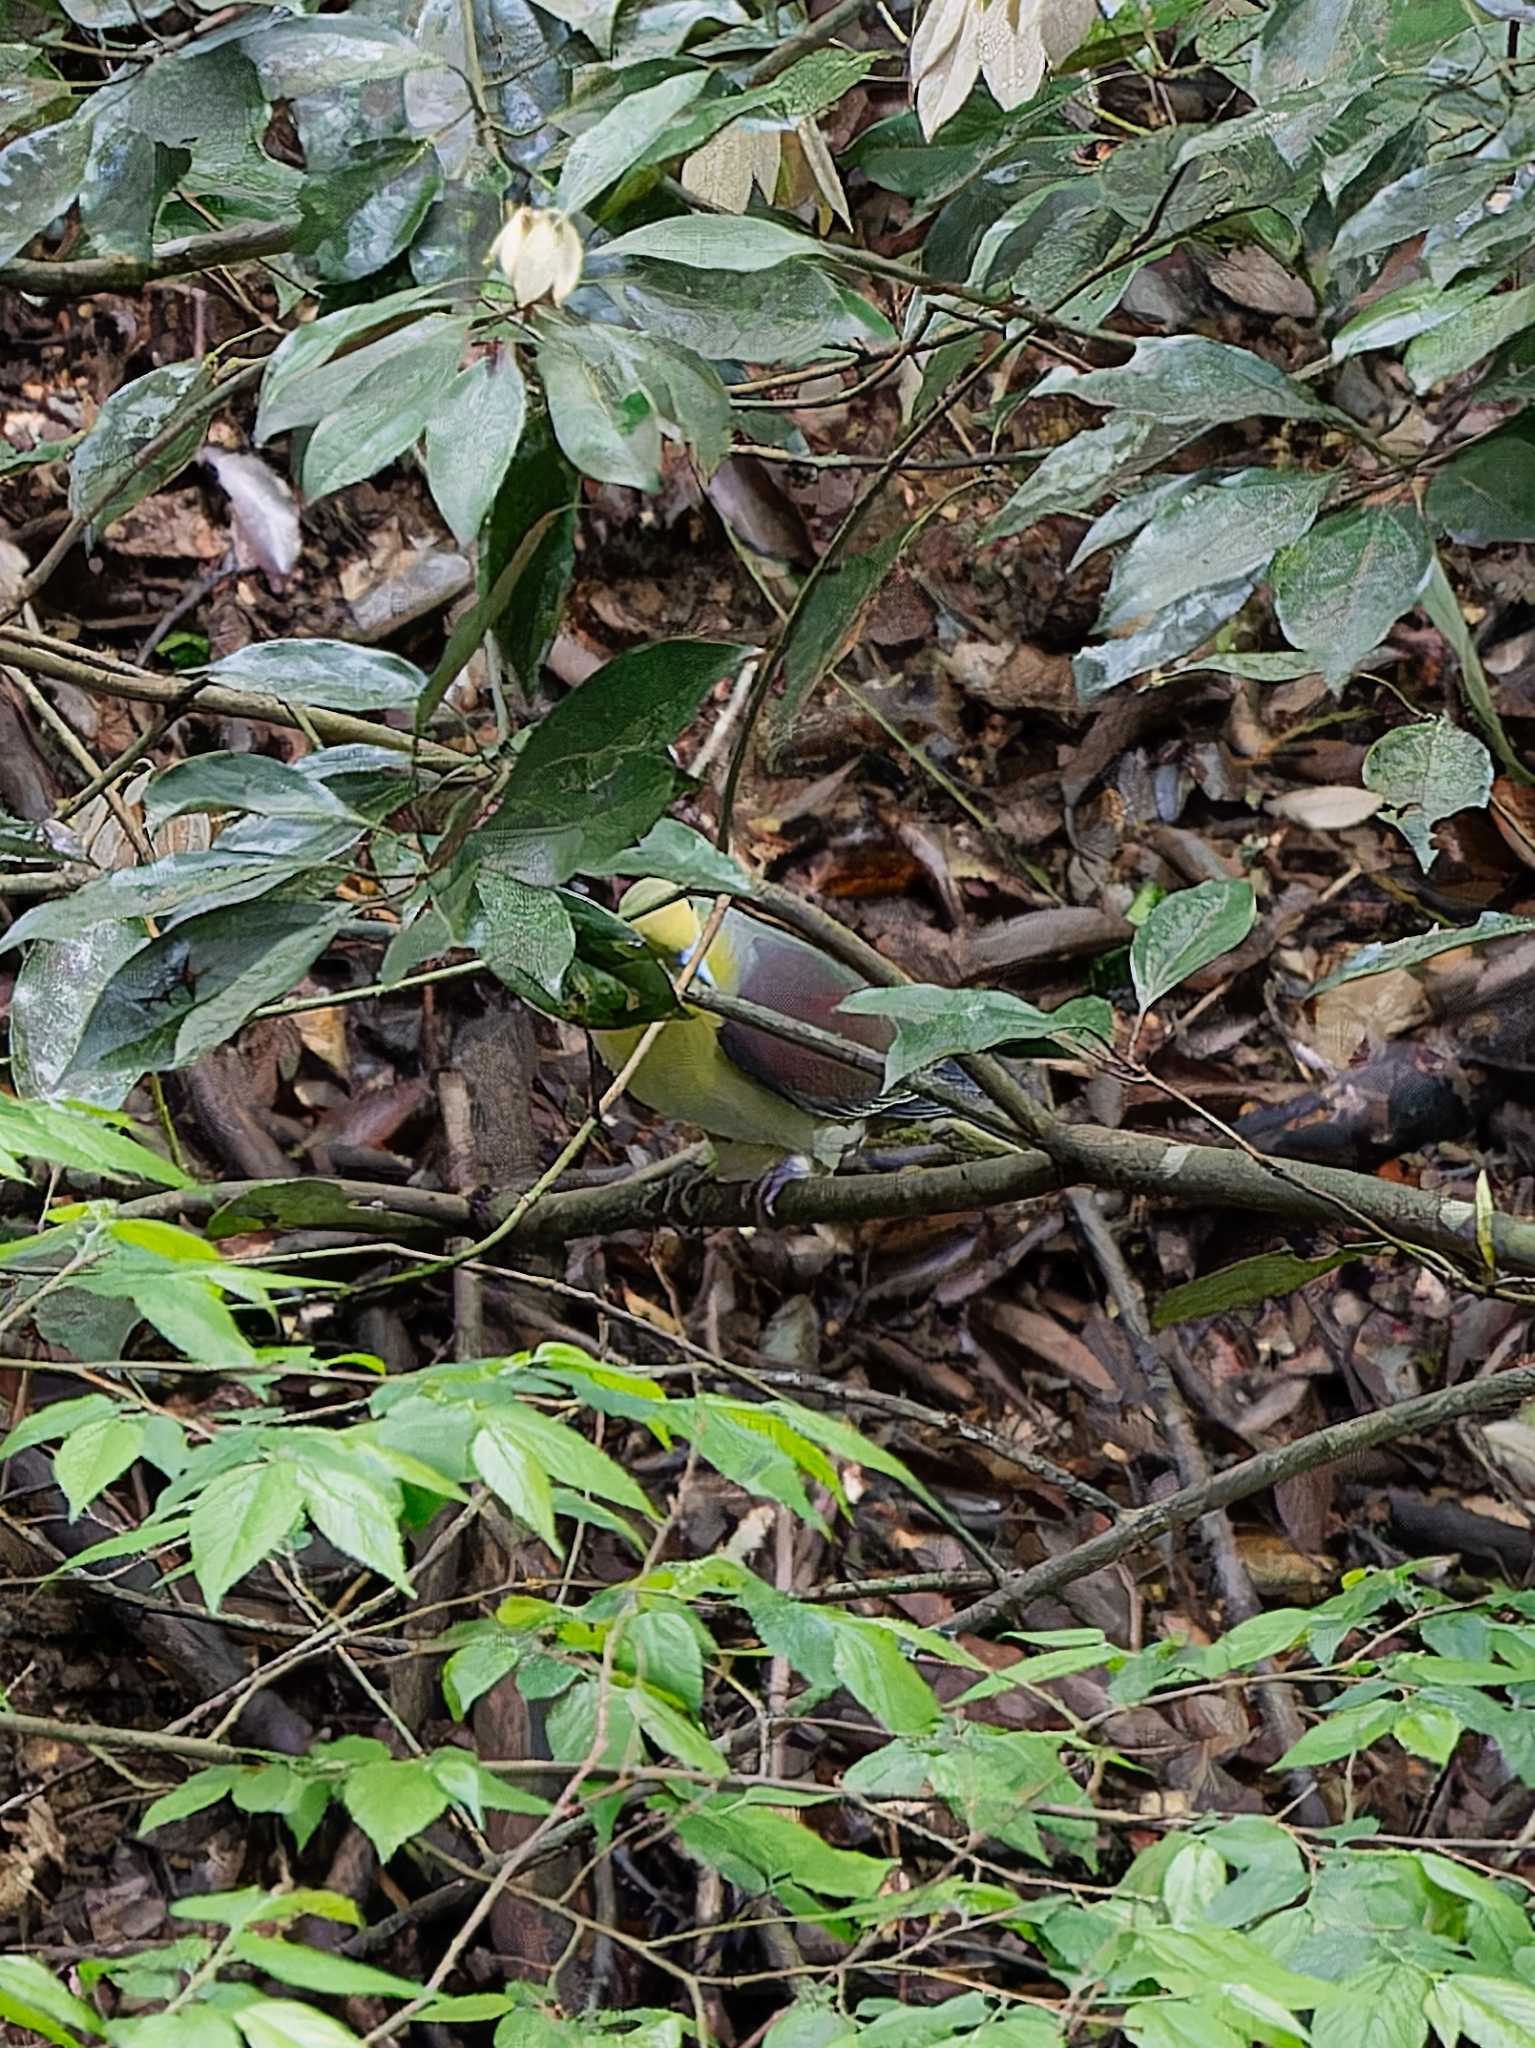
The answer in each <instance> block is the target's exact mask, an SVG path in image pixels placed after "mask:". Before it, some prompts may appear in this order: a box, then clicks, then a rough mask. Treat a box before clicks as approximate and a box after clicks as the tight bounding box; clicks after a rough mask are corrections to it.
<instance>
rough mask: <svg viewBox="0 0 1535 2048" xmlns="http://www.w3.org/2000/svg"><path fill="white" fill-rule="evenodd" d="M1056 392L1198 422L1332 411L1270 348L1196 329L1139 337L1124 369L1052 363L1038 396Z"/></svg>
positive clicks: (1036, 389)
mask: <svg viewBox="0 0 1535 2048" xmlns="http://www.w3.org/2000/svg"><path fill="white" fill-rule="evenodd" d="M1052 392H1064V393H1069V394H1070V396H1072V397H1073V398H1082V399H1085V400H1086V401H1087V403H1088V404H1089V405H1104V406H1113V407H1115V408H1116V409H1117V410H1119V411H1120V412H1128V413H1140V414H1142V415H1144V416H1145V417H1146V418H1148V419H1154V420H1162V421H1166V422H1169V423H1172V424H1187V425H1188V426H1190V427H1191V428H1200V427H1207V426H1216V425H1218V424H1219V423H1220V422H1221V421H1223V420H1244V419H1250V418H1252V417H1253V416H1254V415H1255V414H1256V415H1259V416H1263V415H1267V416H1268V417H1269V418H1272V419H1291V420H1304V419H1322V418H1325V417H1326V416H1327V414H1328V411H1329V408H1328V407H1327V406H1326V405H1324V404H1323V403H1322V401H1321V400H1320V399H1319V398H1317V397H1315V396H1314V395H1313V394H1312V393H1311V392H1310V391H1309V390H1308V389H1307V388H1306V386H1305V385H1304V384H1297V383H1294V382H1293V381H1292V380H1291V379H1290V378H1289V377H1287V376H1286V375H1285V374H1284V372H1283V370H1276V369H1275V367H1274V365H1273V364H1272V363H1270V362H1266V361H1265V360H1264V358H1263V357H1262V356H1256V355H1254V354H1253V353H1252V352H1251V351H1250V350H1249V349H1245V348H1232V347H1231V346H1230V345H1229V344H1228V343H1226V342H1223V341H1206V340H1204V339H1203V338H1202V337H1201V336H1199V335H1191V334H1178V335H1173V336H1171V337H1169V338H1168V339H1167V340H1165V341H1138V342H1137V343H1136V344H1135V353H1134V354H1133V355H1132V356H1131V358H1130V360H1129V362H1127V363H1122V364H1120V365H1119V367H1118V368H1117V369H1110V370H1065V369H1061V370H1052V371H1051V372H1050V373H1049V375H1048V376H1046V377H1042V378H1041V379H1040V381H1039V382H1038V383H1037V384H1036V385H1035V386H1034V391H1033V396H1034V397H1035V398H1044V397H1047V396H1048V395H1049V394H1050V393H1052Z"/></svg>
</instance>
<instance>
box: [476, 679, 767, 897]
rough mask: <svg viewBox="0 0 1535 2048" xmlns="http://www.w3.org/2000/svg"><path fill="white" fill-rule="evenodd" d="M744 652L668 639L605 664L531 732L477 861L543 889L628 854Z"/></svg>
mask: <svg viewBox="0 0 1535 2048" xmlns="http://www.w3.org/2000/svg"><path fill="white" fill-rule="evenodd" d="M747 651H748V650H747V649H745V648H744V647H739V646H735V645H733V644H731V643H728V642H721V641H709V640H663V641H659V642H657V643H656V644H655V645H653V646H650V647H643V648H640V649H638V650H637V651H636V652H635V653H633V654H624V655H620V656H619V657H618V658H617V659H616V660H614V661H610V662H608V663H606V664H605V666H604V667H602V668H600V669H598V671H597V673H596V674H595V675H594V676H592V677H590V678H589V679H588V680H587V681H586V682H584V683H583V684H582V685H581V686H580V688H579V689H577V690H573V691H572V692H571V694H570V695H569V696H568V697H566V698H565V699H564V700H563V701H562V702H561V703H560V704H558V705H557V706H556V707H555V709H554V710H553V711H552V712H550V713H549V715H548V716H547V717H546V718H544V719H543V720H542V721H541V722H540V724H538V725H537V726H535V728H534V729H533V732H532V735H531V736H530V738H529V740H528V743H527V745H526V746H525V747H524V748H523V749H522V751H521V753H519V754H518V756H517V758H516V761H515V764H514V766H513V768H512V773H511V778H510V780H509V781H508V783H507V787H506V790H505V793H504V795H503V796H502V799H501V802H500V804H499V805H498V806H497V808H496V810H495V811H494V812H493V813H492V815H491V816H490V818H489V819H488V820H487V821H486V823H485V824H484V825H483V826H481V827H480V828H479V830H478V831H477V832H476V833H475V834H474V836H473V838H472V840H471V841H470V845H471V847H472V848H473V849H474V851H475V852H476V854H477V855H478V856H479V857H480V858H481V859H482V860H484V861H485V862H486V863H487V864H488V865H490V866H493V867H495V868H497V869H499V870H500V871H501V872H502V873H505V874H510V875H514V876H516V877H517V879H518V880H520V881H524V882H530V883H533V884H535V885H537V886H540V887H547V886H549V885H551V884H555V883H559V882H564V881H568V880H569V878H570V877H571V876H572V875H574V874H576V873H578V872H579V871H580V870H581V869H582V868H584V867H585V866H586V865H587V864H588V863H589V862H601V861H605V860H610V859H611V858H612V857H613V855H614V854H616V853H620V852H623V851H624V850H625V849H626V848H628V847H630V846H632V845H633V844H634V842H635V840H636V839H637V838H639V837H640V836H641V835H642V834H644V833H645V832H648V831H649V829H650V827H651V826H652V825H653V824H654V823H655V822H656V820H657V819H658V818H659V817H660V815H661V813H662V812H663V811H664V810H665V808H666V806H667V804H668V803H669V802H670V800H671V796H672V792H673V789H674V787H675V780H676V778H675V772H674V770H673V768H672V766H671V762H670V760H669V758H668V756H667V752H666V749H667V748H668V747H669V746H670V745H671V743H672V741H673V740H675V739H676V738H678V737H679V735H680V734H681V733H683V732H684V731H685V730H686V729H687V727H688V725H689V724H690V723H691V722H692V719H693V717H694V715H695V714H696V712H697V710H698V708H699V706H700V705H701V704H702V702H703V700H704V698H705V697H706V696H707V694H708V692H709V691H710V690H711V689H712V688H713V687H714V685H715V684H716V683H717V682H719V681H721V680H722V679H723V678H724V677H725V676H727V675H729V674H731V673H732V672H733V671H734V670H735V668H736V667H737V666H738V665H739V663H740V662H741V660H742V658H743V657H744V655H745V654H746V653H747Z"/></svg>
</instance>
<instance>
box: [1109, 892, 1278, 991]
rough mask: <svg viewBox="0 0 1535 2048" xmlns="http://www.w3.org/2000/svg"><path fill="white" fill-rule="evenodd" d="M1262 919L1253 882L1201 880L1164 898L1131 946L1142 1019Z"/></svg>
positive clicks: (1238, 940)
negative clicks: (1195, 885) (1258, 910)
mask: <svg viewBox="0 0 1535 2048" xmlns="http://www.w3.org/2000/svg"><path fill="white" fill-rule="evenodd" d="M1256 916H1257V905H1256V902H1255V900H1254V897H1253V888H1252V884H1251V882H1201V883H1200V884H1199V885H1198V887H1197V888H1193V889H1180V890H1178V891H1177V893H1176V894H1175V895H1172V896H1166V897H1164V898H1163V900H1162V901H1161V902H1160V903H1159V904H1158V905H1157V907H1156V909H1155V910H1153V911H1152V913H1151V915H1150V917H1148V918H1147V920H1146V922H1145V923H1144V924H1143V925H1142V926H1141V928H1140V930H1139V931H1138V932H1137V933H1136V934H1135V937H1134V939H1133V940H1132V942H1131V945H1130V977H1131V980H1132V981H1133V982H1134V984H1135V995H1136V1000H1137V1002H1138V1003H1139V1005H1140V1013H1141V1015H1142V1016H1143V1017H1144V1016H1145V1014H1146V1012H1147V1011H1148V1010H1149V1009H1150V1008H1151V1007H1152V1005H1153V1004H1154V1003H1158V1002H1160V1001H1161V999H1162V997H1163V996H1165V995H1167V994H1169V993H1170V992H1171V990H1173V989H1175V988H1177V987H1178V986H1179V985H1180V984H1181V983H1183V982H1185V981H1187V980H1188V978H1189V976H1190V975H1191V974H1197V973H1198V972H1199V970H1200V968H1201V967H1208V966H1209V964H1210V962H1211V961H1212V960H1218V959H1219V958H1220V956H1221V954H1222V953H1229V952H1230V951H1231V950H1232V948H1233V947H1234V946H1240V945H1241V943H1242V941H1243V940H1244V939H1245V938H1246V937H1247V934H1248V933H1249V932H1250V931H1251V930H1252V928H1253V920H1254V919H1255V917H1256Z"/></svg>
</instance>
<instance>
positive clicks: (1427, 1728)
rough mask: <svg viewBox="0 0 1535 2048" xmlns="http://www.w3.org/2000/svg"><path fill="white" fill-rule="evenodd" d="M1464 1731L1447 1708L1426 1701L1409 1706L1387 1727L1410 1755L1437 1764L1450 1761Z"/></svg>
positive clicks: (1462, 1725) (1441, 1764)
mask: <svg viewBox="0 0 1535 2048" xmlns="http://www.w3.org/2000/svg"><path fill="white" fill-rule="evenodd" d="M1465 1732H1466V1731H1465V1727H1464V1724H1463V1723H1462V1722H1461V1721H1460V1720H1459V1719H1457V1717H1456V1716H1455V1715H1454V1714H1452V1713H1451V1712H1450V1711H1449V1709H1448V1708H1446V1707H1435V1706H1431V1705H1429V1704H1428V1703H1427V1702H1426V1701H1420V1702H1419V1703H1418V1705H1416V1706H1412V1707H1409V1708H1408V1709H1407V1712H1406V1713H1405V1714H1402V1715H1400V1716H1399V1717H1398V1719H1397V1722H1396V1725H1395V1727H1394V1728H1393V1729H1392V1730H1391V1734H1392V1737H1393V1739H1394V1740H1395V1741H1397V1742H1399V1743H1400V1744H1401V1745H1402V1747H1403V1749H1405V1750H1407V1751H1408V1752H1409V1753H1410V1754H1411V1755H1413V1756H1421V1757H1426V1758H1427V1759H1428V1761H1429V1762H1430V1763H1431V1764H1438V1765H1440V1766H1443V1765H1445V1764H1447V1763H1448V1762H1449V1761H1450V1758H1451V1757H1452V1756H1453V1755H1454V1754H1455V1750H1456V1746H1457V1745H1458V1743H1459V1742H1460V1738H1461V1736H1462V1735H1464V1734H1465Z"/></svg>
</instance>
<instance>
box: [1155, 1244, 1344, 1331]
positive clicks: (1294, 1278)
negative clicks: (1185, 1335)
mask: <svg viewBox="0 0 1535 2048" xmlns="http://www.w3.org/2000/svg"><path fill="white" fill-rule="evenodd" d="M1369 1250H1370V1248H1369V1247H1368V1246H1366V1245H1357V1244H1356V1245H1350V1246H1349V1247H1348V1249H1347V1250H1345V1251H1340V1252H1322V1253H1320V1254H1319V1255H1318V1256H1317V1257H1316V1258H1313V1259H1303V1258H1301V1257H1300V1255H1299V1254H1298V1253H1296V1252H1259V1253H1258V1254H1257V1255H1256V1257H1254V1258H1251V1259H1238V1260H1237V1261H1236V1262H1235V1264H1233V1265H1230V1266H1222V1267H1221V1268H1220V1270H1219V1271H1218V1272H1215V1273H1206V1274H1204V1275H1203V1276H1202V1277H1201V1278H1200V1279H1198V1280H1186V1281H1184V1283H1183V1285H1182V1286H1181V1287H1173V1288H1170V1289H1169V1290H1168V1292H1167V1293H1166V1294H1164V1295H1163V1296H1162V1299H1161V1300H1160V1301H1159V1302H1158V1303H1157V1305H1156V1308H1155V1310H1154V1311H1153V1313H1152V1318H1151V1327H1152V1328H1153V1329H1154V1330H1170V1329H1171V1328H1172V1327H1173V1325H1174V1324H1175V1323H1187V1322H1192V1321H1193V1319H1194V1318H1195V1317H1196V1316H1220V1315H1227V1314H1229V1313H1230V1311H1231V1310H1232V1309H1238V1308H1255V1307H1256V1306H1257V1305H1258V1303H1259V1302H1260V1301H1273V1300H1275V1299H1276V1298H1277V1297H1278V1296H1279V1295H1282V1294H1293V1293H1294V1292H1295V1290H1296V1288H1297V1287H1306V1286H1309V1285H1310V1283H1311V1282H1312V1281H1313V1280H1317V1279H1320V1278H1321V1276H1322V1275H1323V1274H1324V1273H1332V1272H1336V1270H1337V1269H1338V1267H1339V1266H1346V1265H1348V1263H1349V1262H1350V1260H1352V1259H1359V1258H1367V1257H1368V1256H1369Z"/></svg>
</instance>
